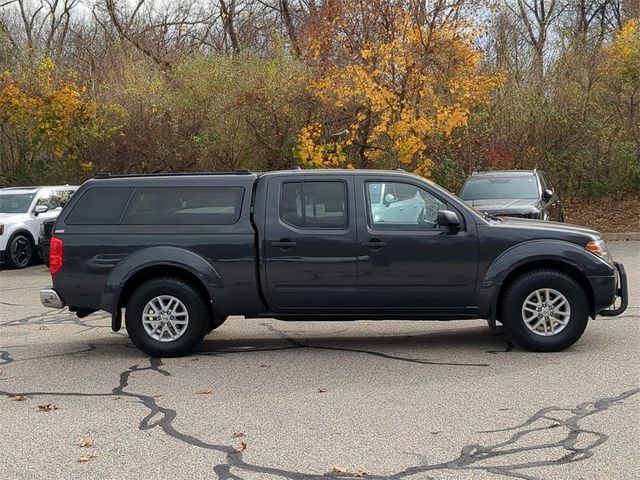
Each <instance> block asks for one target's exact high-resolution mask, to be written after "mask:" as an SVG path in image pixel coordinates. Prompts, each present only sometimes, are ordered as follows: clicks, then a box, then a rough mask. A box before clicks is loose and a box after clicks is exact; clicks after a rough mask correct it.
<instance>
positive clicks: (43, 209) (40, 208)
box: [33, 205, 49, 217]
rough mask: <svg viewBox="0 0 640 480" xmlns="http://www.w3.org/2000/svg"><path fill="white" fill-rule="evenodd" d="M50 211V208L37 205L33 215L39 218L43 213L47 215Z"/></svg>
mask: <svg viewBox="0 0 640 480" xmlns="http://www.w3.org/2000/svg"><path fill="white" fill-rule="evenodd" d="M48 211H49V207H47V206H46V205H36V208H34V209H33V214H34V215H35V216H36V217H37V216H38V215H40V214H41V213H46V212H48Z"/></svg>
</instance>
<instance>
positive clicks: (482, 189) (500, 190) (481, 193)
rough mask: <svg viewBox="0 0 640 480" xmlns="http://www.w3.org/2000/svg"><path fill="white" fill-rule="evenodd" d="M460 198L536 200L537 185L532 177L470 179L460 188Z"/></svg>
mask: <svg viewBox="0 0 640 480" xmlns="http://www.w3.org/2000/svg"><path fill="white" fill-rule="evenodd" d="M460 198H462V199H463V200H491V199H498V198H518V199H536V198H538V184H537V182H536V178H535V177H534V176H533V175H531V176H526V177H502V176H495V177H493V176H486V177H479V176H478V177H471V178H469V180H467V183H465V184H464V187H462V191H461V192H460Z"/></svg>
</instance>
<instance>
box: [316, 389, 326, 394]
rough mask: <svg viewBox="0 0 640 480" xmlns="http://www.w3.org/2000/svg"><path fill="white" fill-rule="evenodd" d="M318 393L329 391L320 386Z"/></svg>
mask: <svg viewBox="0 0 640 480" xmlns="http://www.w3.org/2000/svg"><path fill="white" fill-rule="evenodd" d="M318 393H327V391H326V390H325V389H324V388H319V389H318Z"/></svg>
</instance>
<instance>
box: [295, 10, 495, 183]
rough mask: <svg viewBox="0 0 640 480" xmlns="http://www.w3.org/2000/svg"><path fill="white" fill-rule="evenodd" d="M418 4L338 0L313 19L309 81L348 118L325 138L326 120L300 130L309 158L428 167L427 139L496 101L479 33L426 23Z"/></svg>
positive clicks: (316, 162)
mask: <svg viewBox="0 0 640 480" xmlns="http://www.w3.org/2000/svg"><path fill="white" fill-rule="evenodd" d="M417 3H418V2H415V1H413V0H412V1H411V2H409V4H410V7H409V8H408V7H407V3H406V2H401V1H386V0H385V1H383V0H372V1H369V2H348V1H346V0H332V1H329V2H327V6H326V7H325V11H324V12H322V13H323V14H322V15H319V16H318V18H317V19H316V20H315V22H314V23H313V24H311V25H309V26H308V30H307V35H306V36H305V37H306V38H307V39H308V40H307V42H308V43H307V44H306V45H305V49H306V51H307V52H308V54H309V57H310V58H309V60H310V61H311V62H312V63H313V64H314V65H315V67H316V76H315V77H314V79H313V81H312V83H311V88H312V90H313V92H314V93H315V95H316V96H317V98H318V99H319V100H320V101H321V103H322V104H323V106H324V107H325V108H328V109H333V110H334V111H336V112H337V113H336V114H335V115H334V116H335V117H343V118H347V120H346V122H345V121H342V123H339V129H341V130H344V133H342V134H340V135H334V136H333V137H332V138H331V139H326V138H325V140H324V142H323V141H322V139H321V138H320V137H321V136H320V132H321V131H323V128H322V126H320V125H315V124H314V125H310V126H308V127H306V128H305V129H303V130H302V131H301V132H300V135H299V142H300V145H301V146H302V148H300V149H299V151H298V152H297V153H298V157H299V159H300V160H301V162H302V163H303V165H305V166H309V167H325V166H327V165H328V164H329V165H331V166H347V165H350V164H351V163H356V164H357V165H358V166H362V167H372V166H401V167H403V168H409V169H411V170H413V171H415V172H416V173H419V174H421V175H424V176H429V173H430V169H431V165H432V162H431V160H430V159H429V145H430V142H431V141H432V140H433V139H436V138H446V137H450V136H451V135H452V133H453V132H454V131H455V130H456V129H458V128H462V127H465V126H466V125H467V121H468V117H469V114H470V112H471V110H472V109H474V108H475V107H477V106H478V105H480V104H482V103H484V102H488V101H489V100H490V95H491V91H492V90H493V89H494V88H495V87H496V86H497V85H498V84H499V82H500V80H501V79H500V78H499V77H498V76H495V75H486V74H483V73H482V71H481V61H482V54H481V52H480V51H479V50H478V49H476V48H475V47H474V45H473V41H474V39H475V37H476V35H477V33H478V32H476V31H475V30H473V29H472V28H471V27H470V26H469V25H467V24H464V23H462V22H454V21H451V22H447V23H445V22H438V21H434V22H429V21H427V19H425V18H423V17H421V16H420V14H419V13H418V12H419V11H420V10H419V9H418V8H417ZM414 7H415V8H414ZM436 20H437V19H436ZM314 123H315V122H314ZM324 130H325V131H326V130H327V127H326V126H325V127H324ZM310 131H311V132H313V135H310V134H309V132H310ZM317 142H320V143H321V145H318V143H317ZM301 152H313V154H304V155H303V154H301ZM327 152H331V154H327Z"/></svg>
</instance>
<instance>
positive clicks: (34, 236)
mask: <svg viewBox="0 0 640 480" xmlns="http://www.w3.org/2000/svg"><path fill="white" fill-rule="evenodd" d="M77 188H78V187H76V186H70V185H65V186H56V187H15V188H3V189H0V263H3V264H7V265H8V266H9V267H12V268H25V267H28V266H29V265H31V263H32V261H33V259H34V258H35V257H36V255H37V248H38V243H39V232H40V225H41V224H42V222H44V221H45V220H48V219H52V218H53V219H55V218H56V217H57V216H58V214H59V213H60V211H61V210H62V207H63V206H64V205H65V204H66V203H67V202H68V201H69V198H71V196H72V195H73V193H74V192H75V191H76V190H77Z"/></svg>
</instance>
